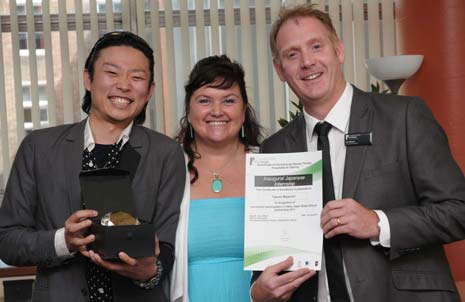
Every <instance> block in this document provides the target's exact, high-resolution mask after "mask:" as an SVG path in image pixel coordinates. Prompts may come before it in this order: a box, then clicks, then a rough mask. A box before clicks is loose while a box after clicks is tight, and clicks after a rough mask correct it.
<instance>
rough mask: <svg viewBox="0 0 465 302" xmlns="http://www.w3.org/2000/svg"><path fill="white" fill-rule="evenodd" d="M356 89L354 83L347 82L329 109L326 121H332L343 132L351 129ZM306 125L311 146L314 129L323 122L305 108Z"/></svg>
mask: <svg viewBox="0 0 465 302" xmlns="http://www.w3.org/2000/svg"><path fill="white" fill-rule="evenodd" d="M353 93H354V89H353V87H352V85H350V84H349V83H347V82H346V87H345V89H344V91H343V92H342V95H341V97H340V98H339V100H338V101H337V102H336V104H335V105H334V107H333V108H331V110H330V111H329V113H328V115H327V116H326V117H325V119H324V120H325V121H326V122H328V123H330V124H331V126H333V128H335V129H337V130H339V131H340V132H341V133H345V132H347V131H348V130H349V118H350V107H351V105H352V96H353ZM304 117H305V125H306V129H307V141H308V142H309V144H308V145H309V146H310V145H311V144H312V143H313V139H314V137H316V135H315V136H314V135H313V129H314V128H315V126H316V124H317V123H319V122H322V121H320V120H318V119H317V118H315V117H313V116H311V115H310V114H308V113H307V112H305V110H304Z"/></svg>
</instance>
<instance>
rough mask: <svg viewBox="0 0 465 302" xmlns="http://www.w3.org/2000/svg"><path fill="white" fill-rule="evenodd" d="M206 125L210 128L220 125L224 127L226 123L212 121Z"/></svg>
mask: <svg viewBox="0 0 465 302" xmlns="http://www.w3.org/2000/svg"><path fill="white" fill-rule="evenodd" d="M207 123H208V124H209V125H212V126H220V125H225V124H226V123H227V122H226V121H213V122H207Z"/></svg>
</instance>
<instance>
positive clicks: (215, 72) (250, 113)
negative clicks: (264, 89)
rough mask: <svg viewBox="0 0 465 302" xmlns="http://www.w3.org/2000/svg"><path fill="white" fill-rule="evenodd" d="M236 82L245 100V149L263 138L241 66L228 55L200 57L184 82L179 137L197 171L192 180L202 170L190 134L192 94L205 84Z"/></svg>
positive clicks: (221, 86) (242, 139) (193, 170)
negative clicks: (198, 165)
mask: <svg viewBox="0 0 465 302" xmlns="http://www.w3.org/2000/svg"><path fill="white" fill-rule="evenodd" d="M236 84H237V85H238V86H239V90H240V93H241V97H242V100H243V101H244V105H245V106H246V110H245V121H244V124H243V127H244V135H243V136H242V135H240V133H237V135H238V137H239V139H240V142H241V143H242V144H243V145H244V146H245V149H246V151H248V150H249V149H250V147H251V146H258V145H259V140H260V139H261V138H262V133H261V129H262V127H261V126H260V125H259V124H258V122H257V119H256V117H255V111H254V110H253V108H252V107H251V106H250V104H249V99H248V97H247V91H246V87H245V80H244V70H243V69H242V66H241V65H240V64H239V63H238V62H235V61H232V60H231V59H230V58H228V56H226V55H221V56H210V57H207V58H204V59H202V60H200V61H198V62H197V64H196V65H195V66H194V68H193V69H192V71H191V73H190V75H189V80H188V82H187V83H186V85H185V86H184V89H185V91H186V96H185V98H184V116H183V117H182V118H181V121H180V126H181V127H180V130H179V132H178V135H177V136H176V139H177V140H178V142H180V143H181V144H182V146H183V148H184V152H186V154H187V156H188V158H189V161H188V163H187V167H188V170H189V172H191V173H192V174H194V177H193V178H192V180H191V183H194V182H195V181H196V180H197V179H198V178H199V172H198V171H197V169H196V168H195V167H194V161H195V159H196V158H200V155H199V154H198V153H197V152H196V151H195V150H194V149H193V148H192V144H193V143H194V142H195V134H194V133H192V134H193V135H191V132H193V129H192V128H191V125H190V124H189V121H188V119H187V116H188V115H189V105H190V101H191V98H192V95H193V94H194V92H195V91H196V90H197V89H199V88H200V87H203V86H205V85H208V86H209V87H213V88H218V89H229V88H231V87H232V86H234V85H236Z"/></svg>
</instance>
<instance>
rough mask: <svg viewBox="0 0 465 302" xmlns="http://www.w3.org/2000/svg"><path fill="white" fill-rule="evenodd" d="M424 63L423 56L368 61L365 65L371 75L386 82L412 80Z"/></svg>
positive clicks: (381, 58)
mask: <svg viewBox="0 0 465 302" xmlns="http://www.w3.org/2000/svg"><path fill="white" fill-rule="evenodd" d="M422 61H423V56H422V55H400V56H387V57H380V58H371V59H367V60H366V61H365V65H366V68H367V70H368V72H369V73H370V74H371V75H373V76H374V77H375V78H377V79H379V80H381V81H385V80H398V79H408V78H410V77H411V76H412V75H413V74H414V73H415V72H417V70H418V68H420V65H421V63H422Z"/></svg>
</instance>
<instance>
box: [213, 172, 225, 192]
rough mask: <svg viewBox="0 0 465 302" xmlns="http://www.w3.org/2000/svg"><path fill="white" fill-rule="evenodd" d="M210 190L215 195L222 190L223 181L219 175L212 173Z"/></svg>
mask: <svg viewBox="0 0 465 302" xmlns="http://www.w3.org/2000/svg"><path fill="white" fill-rule="evenodd" d="M211 188H212V191H213V192H215V193H220V192H221V190H223V181H222V180H221V178H220V174H218V173H215V172H213V180H212V184H211Z"/></svg>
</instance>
